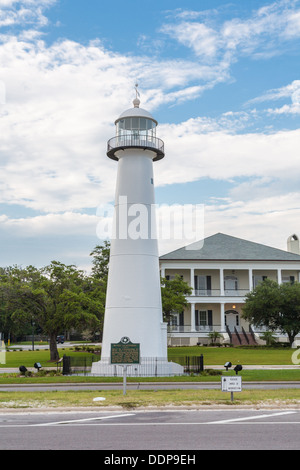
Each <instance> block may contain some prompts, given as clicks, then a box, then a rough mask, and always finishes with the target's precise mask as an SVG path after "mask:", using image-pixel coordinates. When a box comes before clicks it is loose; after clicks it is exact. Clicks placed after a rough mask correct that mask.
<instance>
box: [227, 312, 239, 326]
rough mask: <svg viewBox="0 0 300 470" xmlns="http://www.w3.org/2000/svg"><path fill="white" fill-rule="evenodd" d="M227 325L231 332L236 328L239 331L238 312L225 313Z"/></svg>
mask: <svg viewBox="0 0 300 470" xmlns="http://www.w3.org/2000/svg"><path fill="white" fill-rule="evenodd" d="M225 325H226V326H228V328H229V329H230V331H234V328H236V329H237V330H238V329H239V328H238V327H239V313H238V312H236V311H229V312H225Z"/></svg>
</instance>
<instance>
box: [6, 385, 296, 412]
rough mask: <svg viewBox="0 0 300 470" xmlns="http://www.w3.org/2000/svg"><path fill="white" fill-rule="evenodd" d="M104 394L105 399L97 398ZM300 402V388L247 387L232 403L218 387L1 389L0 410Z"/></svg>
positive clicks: (133, 407) (228, 396)
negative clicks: (209, 388)
mask: <svg viewBox="0 0 300 470" xmlns="http://www.w3.org/2000/svg"><path fill="white" fill-rule="evenodd" d="M97 397H102V398H105V400H104V401H94V398H97ZM279 402H280V404H281V406H285V405H291V406H297V405H299V403H300V390H299V389H298V390H297V389H288V390H268V391H266V390H251V391H249V390H245V391H242V392H239V393H235V394H234V401H233V402H231V397H230V393H227V392H221V391H219V390H158V391H156V392H155V393H153V390H128V391H127V393H126V395H123V393H122V390H101V389H99V390H98V391H53V392H47V391H44V392H0V410H3V409H6V408H15V409H18V408H19V409H20V408H23V409H24V408H27V409H30V408H34V409H40V410H42V409H43V408H52V409H55V408H58V407H66V408H68V409H69V408H70V407H76V408H78V407H88V408H89V409H91V408H94V409H97V408H98V409H99V408H105V407H107V406H114V407H121V408H123V409H128V410H129V409H135V408H139V407H150V408H149V409H151V407H157V406H159V407H164V406H168V405H171V406H177V407H179V408H180V407H183V406H188V407H192V406H211V405H228V406H232V405H233V404H237V405H252V406H253V405H255V406H260V405H262V404H263V405H264V406H266V405H269V406H274V405H275V406H276V407H278V403H279Z"/></svg>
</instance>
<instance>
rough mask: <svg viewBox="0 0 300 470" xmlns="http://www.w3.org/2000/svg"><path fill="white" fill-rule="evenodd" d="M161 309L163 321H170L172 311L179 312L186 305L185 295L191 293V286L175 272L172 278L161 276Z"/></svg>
mask: <svg viewBox="0 0 300 470" xmlns="http://www.w3.org/2000/svg"><path fill="white" fill-rule="evenodd" d="M161 284H162V287H161V298H162V310H163V316H164V320H165V321H170V319H171V317H172V314H173V313H180V312H182V310H183V309H184V307H186V306H187V305H188V302H187V300H186V296H187V295H190V294H191V293H192V289H191V287H190V286H189V285H188V284H187V283H186V282H185V281H184V280H183V279H182V278H181V276H179V275H178V274H176V276H175V278H174V279H167V278H161Z"/></svg>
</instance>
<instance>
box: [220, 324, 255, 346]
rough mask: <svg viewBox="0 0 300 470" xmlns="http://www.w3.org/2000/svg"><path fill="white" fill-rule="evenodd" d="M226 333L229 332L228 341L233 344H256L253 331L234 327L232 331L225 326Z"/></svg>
mask: <svg viewBox="0 0 300 470" xmlns="http://www.w3.org/2000/svg"><path fill="white" fill-rule="evenodd" d="M227 333H228V334H229V337H230V342H231V344H232V345H233V346H255V345H256V344H257V342H256V340H255V338H254V335H253V333H251V332H246V331H245V330H244V328H242V331H239V332H238V331H237V329H236V328H234V332H232V331H230V330H229V328H227Z"/></svg>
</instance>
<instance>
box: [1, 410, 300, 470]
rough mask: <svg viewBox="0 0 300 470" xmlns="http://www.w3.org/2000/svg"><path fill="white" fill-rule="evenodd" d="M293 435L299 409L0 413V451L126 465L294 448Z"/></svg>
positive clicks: (299, 444) (299, 426) (297, 444)
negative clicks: (86, 454)
mask: <svg viewBox="0 0 300 470" xmlns="http://www.w3.org/2000/svg"><path fill="white" fill-rule="evenodd" d="M299 434H300V410H299V409H272V410H257V409H246V410H245V409H236V408H232V409H226V410H224V409H205V410H199V411H198V410H197V411H176V410H175V411H163V412H161V411H151V412H149V411H133V412H111V411H102V412H99V411H93V412H70V413H66V412H62V413H58V412H51V413H50V412H49V413H46V412H44V413H40V412H22V413H5V412H4V413H1V414H0V449H1V450H101V451H102V452H101V453H99V454H97V456H98V459H97V463H98V464H103V463H114V464H116V465H118V464H120V463H123V464H125V463H126V464H127V466H129V467H132V468H135V467H136V468H141V467H145V466H151V465H153V464H154V463H155V459H156V463H159V462H158V460H157V459H158V458H159V457H158V455H161V462H160V463H163V462H162V460H163V458H165V459H166V458H169V459H170V461H169V463H173V464H176V463H177V464H178V463H181V464H189V465H197V464H199V463H201V459H203V454H201V453H199V452H197V451H199V450H273V449H274V450H299V449H300V440H299ZM138 451H142V452H138ZM201 455H202V457H201ZM125 456H126V457H127V458H128V457H131V460H126V461H123V462H121V461H117V460H116V459H122V458H125ZM167 456H168V457H167ZM178 456H179V457H180V458H183V459H187V458H189V461H187V460H186V461H185V462H183V461H179V462H178V461H177V462H176V461H175V459H177V460H178V459H179V457H178ZM225 457H226V456H225ZM104 459H110V461H109V460H106V461H105V460H104ZM114 459H115V460H114ZM135 459H137V460H135ZM151 459H152V460H151ZM213 461H214V459H212V460H211V463H213ZM165 463H166V462H165Z"/></svg>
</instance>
